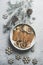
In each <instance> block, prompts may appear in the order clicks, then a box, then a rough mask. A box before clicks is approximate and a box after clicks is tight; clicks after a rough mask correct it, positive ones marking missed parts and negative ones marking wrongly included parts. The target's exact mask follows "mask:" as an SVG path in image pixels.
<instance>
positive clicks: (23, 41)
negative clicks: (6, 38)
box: [12, 24, 35, 49]
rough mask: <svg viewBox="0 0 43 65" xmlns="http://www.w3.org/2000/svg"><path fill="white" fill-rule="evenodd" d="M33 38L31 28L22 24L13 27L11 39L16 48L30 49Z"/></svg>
mask: <svg viewBox="0 0 43 65" xmlns="http://www.w3.org/2000/svg"><path fill="white" fill-rule="evenodd" d="M34 36H35V35H34V32H33V30H32V28H31V27H30V26H28V25H25V24H22V25H18V26H16V27H15V29H14V30H13V37H12V39H13V40H14V41H16V43H14V44H15V45H16V46H17V47H19V48H23V49H24V48H28V47H30V45H31V42H32V40H33V38H34Z"/></svg>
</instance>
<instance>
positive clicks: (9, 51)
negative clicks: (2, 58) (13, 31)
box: [5, 47, 13, 55]
mask: <svg viewBox="0 0 43 65" xmlns="http://www.w3.org/2000/svg"><path fill="white" fill-rule="evenodd" d="M5 53H6V54H8V55H10V54H12V53H13V50H12V49H11V48H10V47H8V48H7V49H5Z"/></svg>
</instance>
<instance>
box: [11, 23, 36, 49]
mask: <svg viewBox="0 0 43 65" xmlns="http://www.w3.org/2000/svg"><path fill="white" fill-rule="evenodd" d="M19 25H22V24H19ZM24 25H27V24H24ZM16 26H17V25H16ZM16 26H14V27H13V28H12V29H11V32H10V41H11V44H12V45H13V46H14V47H15V48H16V49H18V50H28V49H30V48H31V47H32V46H33V45H34V44H35V42H36V34H35V31H34V29H33V28H32V27H31V26H30V25H28V26H30V27H31V28H32V29H33V31H34V34H35V36H34V39H33V40H32V42H31V45H30V47H28V48H24V49H23V48H19V47H17V46H16V45H14V43H15V41H13V40H12V35H13V30H14V29H15V27H16Z"/></svg>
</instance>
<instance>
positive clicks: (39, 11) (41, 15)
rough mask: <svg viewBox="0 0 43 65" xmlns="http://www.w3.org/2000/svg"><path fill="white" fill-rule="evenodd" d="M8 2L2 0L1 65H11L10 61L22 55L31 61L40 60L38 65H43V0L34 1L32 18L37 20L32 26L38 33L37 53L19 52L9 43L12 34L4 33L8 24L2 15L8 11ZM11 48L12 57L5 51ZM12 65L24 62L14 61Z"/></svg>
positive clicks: (0, 23)
mask: <svg viewBox="0 0 43 65" xmlns="http://www.w3.org/2000/svg"><path fill="white" fill-rule="evenodd" d="M7 1H8V0H0V65H9V64H8V59H9V58H14V59H15V55H16V54H20V55H21V56H29V57H30V58H31V60H32V59H33V58H36V59H37V60H38V64H37V65H43V0H33V1H34V2H33V5H32V8H33V14H32V17H35V18H36V20H34V21H33V23H32V24H31V26H32V27H33V28H34V29H35V32H36V44H35V46H34V47H35V51H34V52H33V53H32V52H30V51H29V50H28V51H26V52H24V53H23V52H21V51H17V50H16V49H15V48H13V47H12V46H11V43H10V41H9V34H10V32H7V33H5V34H4V33H3V24H5V23H6V22H7V20H4V19H3V18H2V15H3V14H4V13H6V9H7V7H8V6H7V4H6V3H7ZM8 46H11V48H12V49H13V50H14V53H13V54H11V55H7V54H6V53H5V49H6V48H7V47H8ZM12 65H24V63H23V62H22V60H20V61H17V60H16V59H15V60H14V63H13V64H12ZM27 65H32V62H30V63H29V64H27Z"/></svg>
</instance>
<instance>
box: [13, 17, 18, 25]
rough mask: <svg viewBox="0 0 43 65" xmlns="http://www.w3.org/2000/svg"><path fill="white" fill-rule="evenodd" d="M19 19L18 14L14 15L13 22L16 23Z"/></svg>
mask: <svg viewBox="0 0 43 65" xmlns="http://www.w3.org/2000/svg"><path fill="white" fill-rule="evenodd" d="M17 21H18V17H17V16H13V17H12V24H15V22H17Z"/></svg>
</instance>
